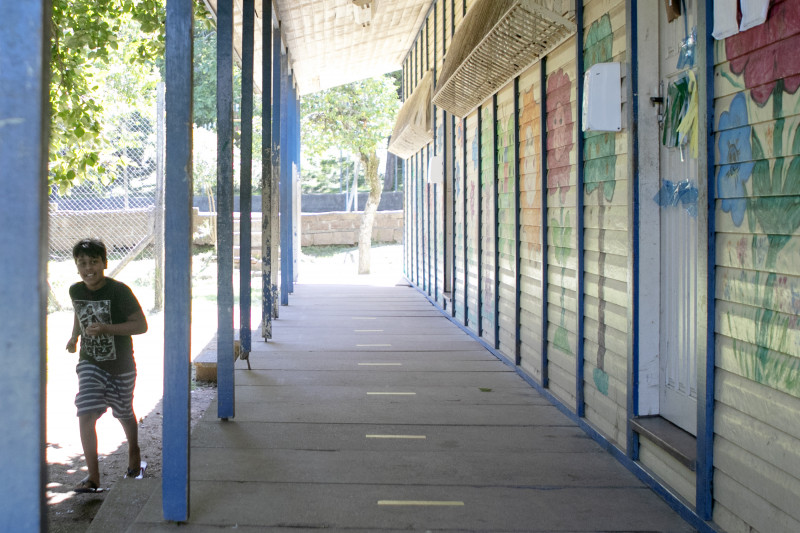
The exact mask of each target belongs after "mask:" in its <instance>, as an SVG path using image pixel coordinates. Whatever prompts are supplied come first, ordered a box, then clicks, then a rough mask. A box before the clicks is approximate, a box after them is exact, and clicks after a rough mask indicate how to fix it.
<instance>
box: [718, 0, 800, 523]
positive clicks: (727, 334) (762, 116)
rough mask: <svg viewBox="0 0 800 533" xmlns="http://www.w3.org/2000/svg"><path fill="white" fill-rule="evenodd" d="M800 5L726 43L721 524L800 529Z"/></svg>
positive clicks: (721, 117) (721, 126)
mask: <svg viewBox="0 0 800 533" xmlns="http://www.w3.org/2000/svg"><path fill="white" fill-rule="evenodd" d="M798 48H800V3H798V2H794V1H789V0H775V1H773V2H772V5H771V7H770V10H769V15H768V18H767V21H766V23H765V24H762V25H760V26H757V27H755V28H753V29H751V30H748V31H746V32H742V33H739V34H737V35H734V36H732V37H729V38H727V39H725V40H724V41H718V42H717V43H716V47H715V54H714V59H715V83H716V84H715V94H714V98H715V101H714V108H715V111H714V124H715V126H716V127H715V132H716V134H715V149H716V159H715V160H716V162H717V168H716V175H715V179H716V193H717V197H716V217H715V218H716V220H715V222H716V230H717V232H718V233H717V254H716V268H717V286H716V346H717V350H716V364H717V371H716V402H717V403H716V406H715V407H716V410H715V419H716V423H715V436H714V459H715V461H714V463H715V464H714V466H715V470H714V489H715V491H714V497H715V502H714V520H715V521H716V522H718V523H719V524H720V525H722V526H723V527H724V528H725V529H727V530H729V531H744V530H748V529H749V528H751V527H752V528H753V529H754V530H758V531H800V506H798V505H797V503H798V502H800V417H798V413H799V412H800V320H799V319H800V157H798V156H800V114H799V110H800V92H799V91H798V85H800V62H798V60H797V50H798Z"/></svg>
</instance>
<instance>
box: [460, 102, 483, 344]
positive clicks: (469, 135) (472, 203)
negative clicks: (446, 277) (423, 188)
mask: <svg viewBox="0 0 800 533" xmlns="http://www.w3.org/2000/svg"><path fill="white" fill-rule="evenodd" d="M464 130H465V133H466V138H465V142H466V144H465V145H464V149H463V150H462V152H463V153H464V154H465V155H466V164H465V165H464V168H465V170H466V174H467V181H466V189H465V192H466V198H465V203H466V206H465V209H466V214H467V217H466V221H467V227H466V239H465V240H466V243H467V251H466V259H467V276H466V279H467V288H466V298H467V321H466V325H467V327H469V328H470V329H471V330H473V331H474V332H475V333H478V283H479V279H478V234H479V228H478V225H479V223H480V220H479V219H478V202H479V201H480V185H479V173H478V160H479V159H480V158H479V157H478V113H477V112H473V113H471V114H470V115H469V116H468V117H466V119H465V121H464ZM461 157H462V159H464V155H463V154H462V156H461Z"/></svg>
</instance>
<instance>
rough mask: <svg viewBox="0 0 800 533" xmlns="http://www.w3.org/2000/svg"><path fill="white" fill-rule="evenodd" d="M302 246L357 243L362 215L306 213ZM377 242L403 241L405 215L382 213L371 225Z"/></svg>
mask: <svg viewBox="0 0 800 533" xmlns="http://www.w3.org/2000/svg"><path fill="white" fill-rule="evenodd" d="M302 224H303V225H302V228H301V230H300V237H301V242H302V246H316V245H324V244H356V243H358V231H359V227H360V226H361V213H343V212H332V213H303V223H302ZM372 240H373V241H374V242H398V243H399V242H403V212H402V211H379V212H378V213H376V214H375V223H374V224H373V226H372Z"/></svg>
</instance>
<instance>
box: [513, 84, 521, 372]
mask: <svg viewBox="0 0 800 533" xmlns="http://www.w3.org/2000/svg"><path fill="white" fill-rule="evenodd" d="M519 113H520V108H519V76H517V77H516V78H514V364H516V365H519V364H520V363H522V355H521V353H520V342H521V341H520V324H519V323H520V318H521V300H522V275H521V274H520V257H519V252H520V248H521V246H520V245H521V240H522V239H521V233H522V232H521V228H520V212H519V210H520V204H519V197H520V194H521V192H520V190H519V182H520V180H519Z"/></svg>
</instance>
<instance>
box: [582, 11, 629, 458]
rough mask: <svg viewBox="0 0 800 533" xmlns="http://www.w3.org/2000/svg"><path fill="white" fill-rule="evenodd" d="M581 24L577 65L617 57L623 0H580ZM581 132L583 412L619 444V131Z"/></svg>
mask: <svg viewBox="0 0 800 533" xmlns="http://www.w3.org/2000/svg"><path fill="white" fill-rule="evenodd" d="M584 26H585V28H586V30H585V32H584V40H583V50H584V60H583V67H584V70H588V69H589V67H591V66H592V65H594V64H596V63H604V62H609V61H617V62H620V63H622V64H625V62H626V53H627V52H626V45H625V42H626V34H625V4H624V3H623V2H619V3H617V4H616V5H615V6H611V7H610V8H609V2H604V1H600V0H593V1H591V2H587V3H586V4H585V7H584ZM623 83H624V80H623ZM626 105H627V104H623V107H625V106H626ZM625 111H626V110H625V109H623V116H625V114H624V113H625ZM583 135H584V153H583V165H584V178H583V181H584V187H583V195H584V196H583V203H584V228H585V230H584V310H585V322H584V339H583V342H584V394H585V399H586V418H587V419H588V420H590V421H591V422H592V424H593V425H594V426H596V427H597V428H598V429H600V431H601V432H602V433H603V434H604V435H606V436H608V438H609V439H610V440H612V441H613V442H614V443H615V444H617V445H623V444H624V443H625V439H626V430H627V419H628V415H627V359H628V318H627V298H628V286H627V279H628V228H629V226H630V223H629V220H628V198H629V197H628V189H629V187H628V176H627V169H628V161H627V157H626V156H627V154H626V153H625V152H626V151H627V146H628V140H627V132H626V131H622V132H620V133H609V132H586V133H585V134H583Z"/></svg>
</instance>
